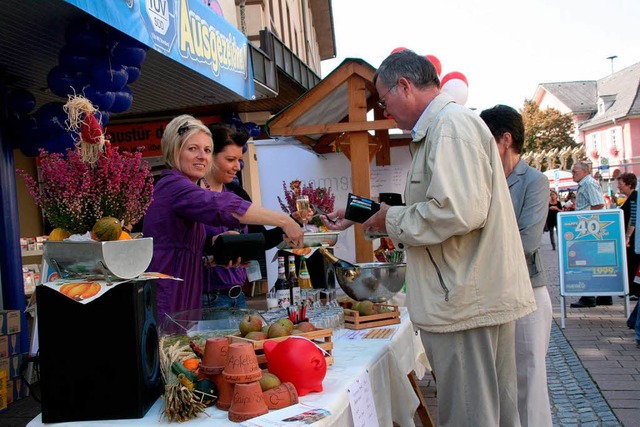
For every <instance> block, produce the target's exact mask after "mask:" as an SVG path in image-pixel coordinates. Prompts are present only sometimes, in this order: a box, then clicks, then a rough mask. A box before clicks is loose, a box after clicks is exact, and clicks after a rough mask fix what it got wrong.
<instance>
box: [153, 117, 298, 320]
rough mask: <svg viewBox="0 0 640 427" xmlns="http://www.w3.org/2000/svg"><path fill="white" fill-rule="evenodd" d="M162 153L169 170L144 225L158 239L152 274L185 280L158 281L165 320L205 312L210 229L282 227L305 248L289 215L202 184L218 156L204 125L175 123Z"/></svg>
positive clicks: (169, 127)
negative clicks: (194, 311) (205, 255)
mask: <svg viewBox="0 0 640 427" xmlns="http://www.w3.org/2000/svg"><path fill="white" fill-rule="evenodd" d="M162 153H163V156H164V160H165V163H166V166H167V169H166V170H164V171H163V172H162V174H161V175H160V178H159V179H158V181H157V183H156V185H155V188H154V192H153V202H151V205H150V206H149V209H148V210H147V213H146V214H145V217H144V224H143V233H144V235H145V236H148V237H153V239H154V240H153V259H152V260H151V264H150V266H149V270H150V271H157V272H161V273H165V274H169V275H171V276H174V277H178V278H180V279H183V281H173V280H158V286H157V305H158V318H159V319H161V318H162V317H163V316H164V315H165V314H166V313H170V312H176V311H183V310H191V309H196V308H200V307H201V304H202V299H201V298H202V284H203V273H204V266H203V263H202V250H203V247H204V243H205V236H206V234H205V224H208V225H216V224H224V225H226V226H228V227H231V228H237V227H239V226H240V224H262V225H272V226H276V227H280V228H282V230H283V232H284V234H285V239H286V240H287V242H288V243H289V244H291V245H292V246H295V247H300V246H302V244H303V240H304V233H303V230H302V228H301V227H300V225H299V224H298V223H296V222H295V221H294V220H293V219H292V218H290V217H289V216H288V215H286V214H284V213H283V212H277V211H273V210H269V209H265V208H262V207H259V206H256V205H254V204H252V203H251V202H248V201H246V200H243V199H242V198H240V197H239V196H237V195H235V194H233V193H231V192H214V191H209V190H207V189H204V188H201V187H200V186H198V185H197V184H196V183H197V182H198V180H200V179H202V178H203V177H204V176H205V174H206V173H207V172H208V171H209V169H210V168H211V163H212V153H213V142H212V139H211V131H210V130H209V129H208V128H207V126H205V125H204V124H203V123H202V122H201V121H200V120H197V119H195V118H194V117H192V116H190V115H186V114H184V115H181V116H178V117H176V118H174V119H173V120H171V121H170V122H169V124H167V127H166V129H165V131H164V133H163V135H162Z"/></svg>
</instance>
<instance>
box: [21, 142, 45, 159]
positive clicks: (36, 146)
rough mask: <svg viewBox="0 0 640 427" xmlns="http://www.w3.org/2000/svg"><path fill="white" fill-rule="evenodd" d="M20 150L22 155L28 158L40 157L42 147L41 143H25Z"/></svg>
mask: <svg viewBox="0 0 640 427" xmlns="http://www.w3.org/2000/svg"><path fill="white" fill-rule="evenodd" d="M19 148H20V151H21V152H22V154H24V155H25V156H27V157H38V155H39V154H40V148H42V145H41V144H40V141H24V142H23V143H22V144H20V147H19Z"/></svg>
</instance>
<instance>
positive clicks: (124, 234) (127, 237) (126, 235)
mask: <svg viewBox="0 0 640 427" xmlns="http://www.w3.org/2000/svg"><path fill="white" fill-rule="evenodd" d="M118 240H131V234H129V233H127V232H126V231H124V230H122V233H120V237H118Z"/></svg>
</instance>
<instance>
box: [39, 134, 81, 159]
mask: <svg viewBox="0 0 640 427" xmlns="http://www.w3.org/2000/svg"><path fill="white" fill-rule="evenodd" d="M75 143H76V140H75V137H74V135H73V134H72V133H71V132H65V133H63V134H62V135H59V136H57V137H55V138H51V139H49V140H47V141H45V142H44V143H43V148H44V149H45V150H47V152H49V153H59V154H66V153H67V149H68V148H73V147H75Z"/></svg>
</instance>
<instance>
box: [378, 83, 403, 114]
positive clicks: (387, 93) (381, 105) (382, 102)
mask: <svg viewBox="0 0 640 427" xmlns="http://www.w3.org/2000/svg"><path fill="white" fill-rule="evenodd" d="M396 86H398V82H396V84H394V85H393V86H391V88H390V89H389V90H388V91H387V92H385V94H384V95H382V96H381V97H380V99H378V102H377V104H378V107H380V108H382V109H383V110H386V109H387V103H386V102H384V98H385V97H386V96H387V95H389V92H391V91H392V90H393V89H395V88H396Z"/></svg>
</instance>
